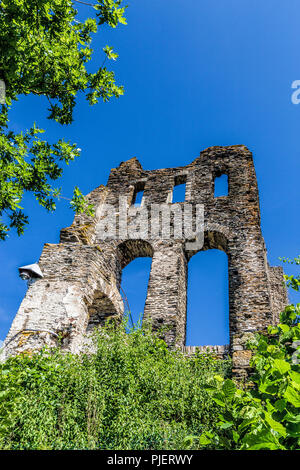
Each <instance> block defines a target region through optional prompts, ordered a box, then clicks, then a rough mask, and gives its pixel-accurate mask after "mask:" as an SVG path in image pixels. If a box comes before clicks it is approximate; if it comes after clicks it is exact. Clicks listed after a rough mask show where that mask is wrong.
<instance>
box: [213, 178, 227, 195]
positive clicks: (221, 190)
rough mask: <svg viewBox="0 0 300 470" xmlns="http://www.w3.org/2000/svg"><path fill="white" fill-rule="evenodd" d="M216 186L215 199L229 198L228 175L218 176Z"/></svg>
mask: <svg viewBox="0 0 300 470" xmlns="http://www.w3.org/2000/svg"><path fill="white" fill-rule="evenodd" d="M214 186H215V193H214V197H222V196H228V175H226V174H225V173H224V174H221V175H219V176H216V178H215V181H214Z"/></svg>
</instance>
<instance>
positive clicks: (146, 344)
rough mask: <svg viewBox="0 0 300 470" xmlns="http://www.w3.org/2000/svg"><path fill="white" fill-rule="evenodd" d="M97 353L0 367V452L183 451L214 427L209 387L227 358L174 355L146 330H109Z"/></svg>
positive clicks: (49, 355)
mask: <svg viewBox="0 0 300 470" xmlns="http://www.w3.org/2000/svg"><path fill="white" fill-rule="evenodd" d="M95 341H96V345H97V347H96V353H95V354H93V355H87V354H81V355H72V354H66V353H62V352H60V351H59V350H55V351H48V352H47V351H43V352H41V353H38V354H35V355H33V356H32V357H27V356H19V357H15V358H10V359H9V360H8V361H7V362H6V363H5V364H2V365H1V366H0V367H1V378H0V448H2V449H183V448H186V447H188V446H189V445H190V443H189V440H188V439H186V436H188V435H190V434H200V433H202V432H203V431H205V430H208V429H212V428H214V423H216V421H217V419H216V418H217V414H216V410H217V407H216V404H215V402H214V401H213V400H212V399H211V398H210V395H209V392H208V391H207V390H206V389H205V385H206V384H207V383H208V381H209V380H210V379H211V378H212V377H213V376H214V375H216V374H218V375H221V376H226V374H227V372H228V370H230V364H229V361H225V362H224V361H220V360H217V359H216V358H214V357H213V356H212V355H210V354H207V355H205V356H201V355H196V356H195V357H186V356H184V355H183V354H182V353H180V352H175V351H170V350H168V349H167V347H166V344H165V343H164V341H162V340H161V339H160V338H159V337H158V335H153V333H151V330H150V328H149V327H147V326H146V327H143V328H142V329H136V330H133V331H131V332H130V333H129V334H128V333H126V328H125V325H121V326H120V327H118V328H115V327H113V325H108V326H107V327H106V328H105V329H104V330H102V331H101V333H100V332H98V333H97V334H96V336H95Z"/></svg>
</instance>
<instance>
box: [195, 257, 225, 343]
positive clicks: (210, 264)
mask: <svg viewBox="0 0 300 470" xmlns="http://www.w3.org/2000/svg"><path fill="white" fill-rule="evenodd" d="M225 344H229V293H228V261H227V255H226V253H224V252H223V251H221V250H215V249H211V250H207V251H201V252H199V253H197V254H196V255H194V256H193V257H192V258H191V260H190V261H189V265H188V290H187V331H186V345H187V346H205V345H212V346H214V345H225Z"/></svg>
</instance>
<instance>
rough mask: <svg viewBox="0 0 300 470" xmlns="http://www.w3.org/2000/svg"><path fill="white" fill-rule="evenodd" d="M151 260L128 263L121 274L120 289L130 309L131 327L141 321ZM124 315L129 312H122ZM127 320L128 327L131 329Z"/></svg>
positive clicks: (135, 260) (141, 259)
mask: <svg viewBox="0 0 300 470" xmlns="http://www.w3.org/2000/svg"><path fill="white" fill-rule="evenodd" d="M151 261H152V259H151V258H148V257H147V258H136V259H134V260H133V261H131V263H129V264H128V265H127V266H126V267H125V268H124V269H123V272H122V282H121V287H122V290H123V291H124V293H125V295H126V297H127V300H128V305H129V309H130V314H131V318H132V321H133V325H134V326H136V325H137V323H138V321H139V320H140V321H142V319H143V314H144V307H145V302H146V297H147V288H148V281H149V276H150V270H151ZM124 315H125V316H126V315H129V312H128V311H126V307H125V311H124ZM131 326H132V324H131V321H130V318H129V327H131Z"/></svg>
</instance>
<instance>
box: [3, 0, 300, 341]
mask: <svg viewBox="0 0 300 470" xmlns="http://www.w3.org/2000/svg"><path fill="white" fill-rule="evenodd" d="M89 14H90V13H89V7H84V6H79V15H80V17H81V18H82V19H83V18H84V17H87V16H88V15H89ZM299 14H300V5H299V1H298V0H289V1H288V2H282V1H281V0H264V1H263V2H262V1H261V0H226V2H225V1H223V0H211V1H210V2H201V1H199V0H185V1H183V0H163V1H162V0H151V1H150V0H131V1H130V2H129V8H128V10H127V14H126V16H127V20H128V25H127V26H120V27H119V28H117V29H116V30H109V29H108V28H103V29H102V30H101V32H100V33H99V34H98V35H97V37H95V41H94V50H95V57H94V62H93V64H92V67H96V66H97V64H100V63H102V61H103V53H102V47H104V46H105V45H106V44H108V45H110V46H113V48H114V49H115V50H116V52H118V53H119V59H118V60H117V62H115V63H111V67H113V68H114V70H115V72H116V76H117V80H118V82H119V83H120V84H123V85H124V87H125V95H124V96H123V97H121V98H120V99H119V100H113V101H111V102H109V103H106V104H103V103H99V104H98V105H96V106H94V107H90V106H89V105H88V103H87V102H86V101H85V100H84V99H82V98H81V97H79V99H78V105H77V108H76V110H75V122H74V123H73V124H72V125H71V126H69V127H62V126H59V125H58V124H57V123H54V122H50V121H49V120H47V119H46V116H47V111H46V108H47V104H46V101H45V100H44V99H43V98H36V97H30V96H27V97H22V98H20V100H19V102H18V103H16V104H14V106H13V109H12V110H11V112H10V120H11V125H12V127H13V128H14V129H15V130H16V131H20V130H22V129H26V128H29V127H30V126H31V125H32V123H33V121H36V122H37V124H38V125H39V126H40V127H42V128H44V129H46V131H47V132H46V137H47V138H48V139H49V140H50V141H53V142H54V141H56V140H58V139H59V138H61V137H64V138H66V139H70V140H71V141H73V142H77V145H78V147H80V148H81V149H82V155H81V157H80V158H79V159H78V160H77V161H76V162H74V163H72V164H70V166H69V167H67V168H66V171H65V173H64V176H63V178H62V179H61V182H60V183H59V185H60V186H62V188H63V194H64V196H66V197H71V194H72V188H73V187H74V185H78V186H79V187H80V188H81V190H82V191H83V192H84V193H88V192H89V191H91V190H92V189H93V188H95V187H96V186H98V185H100V184H106V181H107V178H108V175H109V171H110V168H111V167H115V166H117V165H118V164H119V163H120V161H124V160H127V159H129V158H131V157H133V156H136V157H138V159H139V160H140V162H141V164H142V165H143V167H144V168H145V169H155V168H164V167H174V166H179V165H186V164H188V163H189V162H191V161H192V160H193V159H194V158H195V157H197V156H198V155H199V152H200V151H201V150H203V149H205V148H206V147H209V146H212V145H234V144H244V145H247V146H248V147H249V149H250V150H251V151H252V152H253V155H254V163H255V168H256V173H257V179H258V185H259V192H260V204H261V215H262V230H263V235H264V238H265V241H266V245H267V249H268V257H269V261H270V263H271V264H274V265H277V264H280V263H279V261H278V257H279V256H287V257H294V256H296V255H298V254H299V243H298V242H299V235H298V232H299V203H298V198H297V196H298V192H299V189H298V188H299V154H300V146H299V136H300V132H299V130H300V104H299V105H294V104H292V102H291V94H292V89H291V84H292V82H293V81H294V80H297V79H300V69H299V60H298V59H299V46H300V37H299ZM24 207H25V208H26V210H27V212H28V214H29V215H30V225H29V227H28V229H27V230H26V234H25V235H24V236H23V237H21V238H18V237H17V236H16V235H15V234H11V236H10V238H9V240H8V241H6V242H4V243H3V242H2V243H1V245H0V256H1V273H0V276H1V278H0V339H4V337H5V335H6V333H7V331H8V329H9V326H10V323H11V321H12V319H13V317H14V315H15V314H16V312H17V309H18V306H19V304H20V302H21V300H22V298H23V296H24V294H25V290H26V286H25V283H24V282H23V281H21V280H20V279H19V278H18V273H17V267H18V266H20V265H24V264H28V263H32V262H35V261H37V260H38V258H39V256H40V253H41V251H42V248H43V244H44V243H46V242H49V243H57V242H58V239H59V230H60V229H61V228H62V227H65V226H68V225H70V224H71V222H72V219H73V214H72V211H71V210H69V209H68V206H67V203H66V201H64V200H62V201H61V202H59V203H58V209H57V211H56V212H55V213H54V214H48V213H46V212H45V211H44V210H43V209H42V208H39V207H38V206H37V205H36V203H35V201H33V200H32V198H31V197H30V196H26V198H25V201H24ZM149 269H150V260H148V259H138V260H136V261H135V262H133V263H131V264H130V265H129V266H128V267H127V268H126V269H125V270H124V282H123V288H124V289H125V290H126V292H127V296H128V298H129V303H130V306H131V309H132V311H133V313H134V315H135V317H136V316H137V315H138V313H139V312H141V311H142V309H143V302H144V298H145V292H146V290H145V289H146V287H145V284H146V279H147V276H148V275H149ZM287 271H288V272H291V273H292V272H294V268H292V267H291V268H289V269H288V270H287ZM189 275H190V280H189V291H188V292H189V305H188V338H187V344H205V343H206V344H208V343H210V344H223V343H225V342H227V338H228V299H227V288H228V287H227V278H226V276H227V268H226V255H225V254H223V253H220V252H215V251H214V250H212V251H211V252H207V253H199V254H197V255H196V256H195V257H194V258H193V259H192V261H191V262H190V269H189ZM291 299H292V300H293V301H296V300H297V298H296V296H295V295H294V294H293V295H291Z"/></svg>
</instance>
